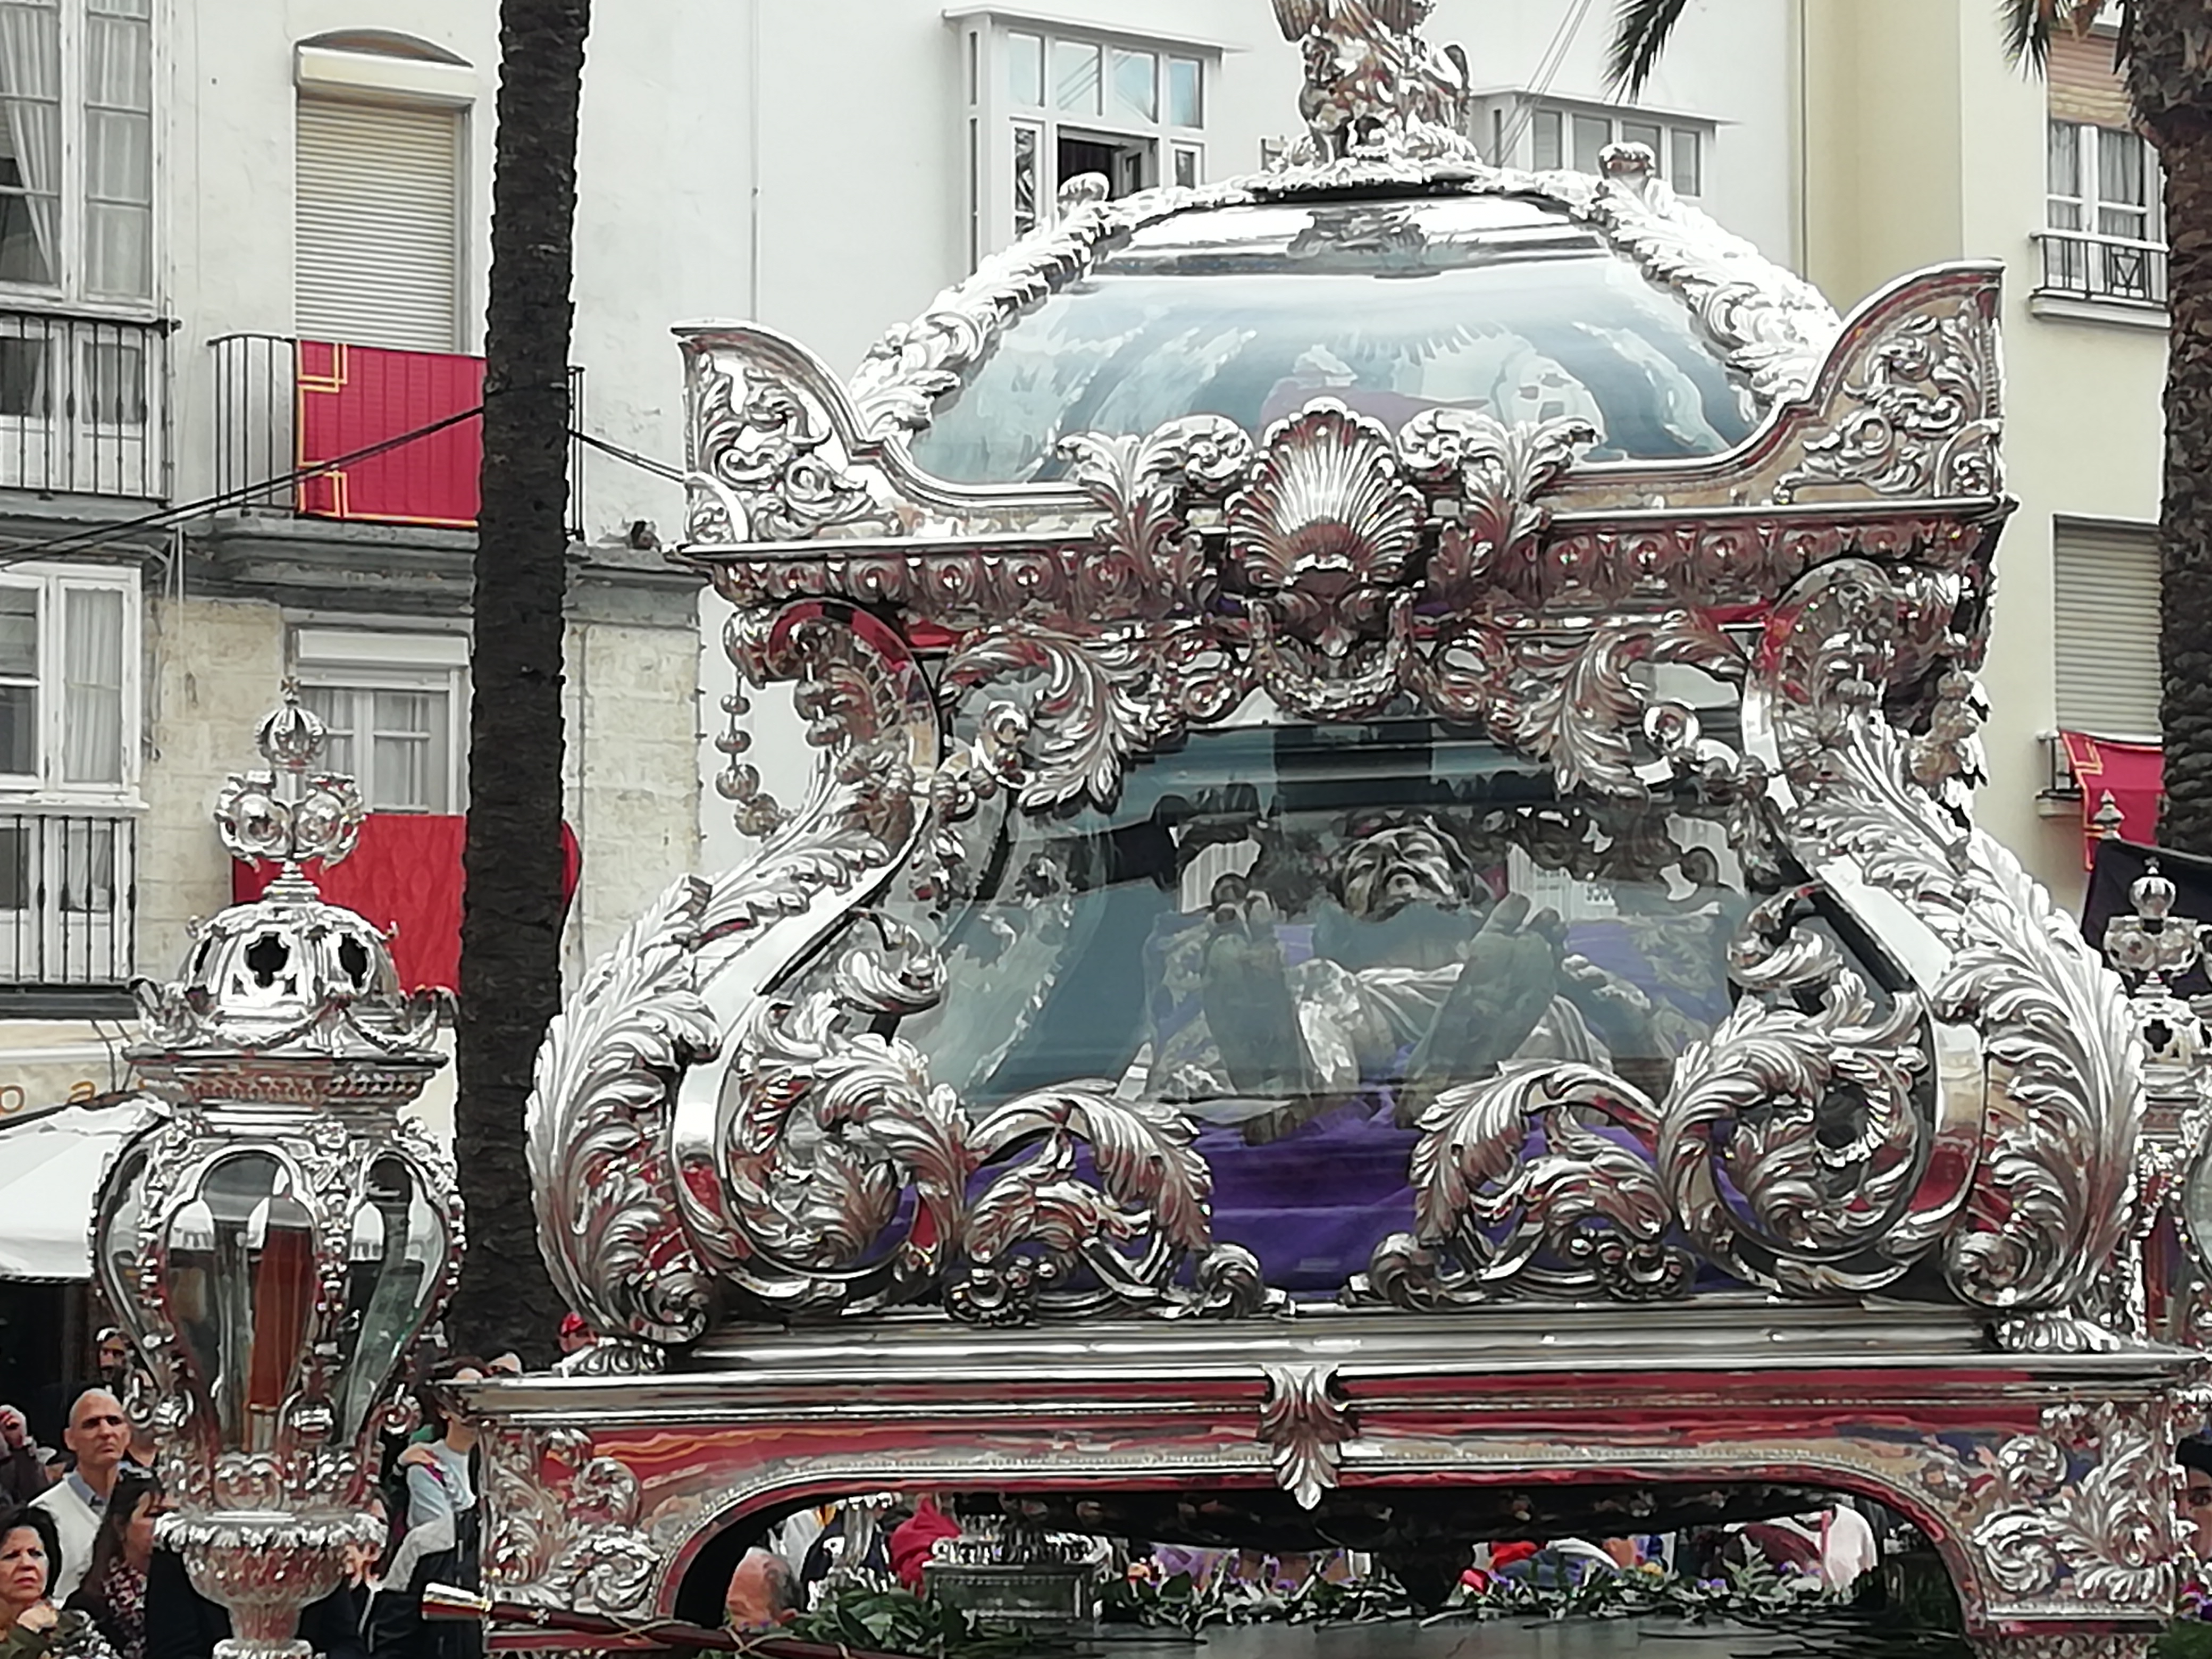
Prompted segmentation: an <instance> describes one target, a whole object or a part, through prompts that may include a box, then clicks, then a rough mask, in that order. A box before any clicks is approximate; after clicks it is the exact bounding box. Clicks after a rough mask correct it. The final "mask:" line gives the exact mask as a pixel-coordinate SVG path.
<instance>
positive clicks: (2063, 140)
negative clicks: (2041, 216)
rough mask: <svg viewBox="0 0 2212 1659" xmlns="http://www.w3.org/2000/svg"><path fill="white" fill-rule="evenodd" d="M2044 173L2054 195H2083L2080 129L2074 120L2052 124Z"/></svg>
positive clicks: (2045, 154)
mask: <svg viewBox="0 0 2212 1659" xmlns="http://www.w3.org/2000/svg"><path fill="white" fill-rule="evenodd" d="M2044 172H2045V179H2046V180H2047V181H2048V186H2049V189H2050V191H2051V194H2052V195H2053V196H2079V195H2080V194H2081V125H2080V123H2078V122H2075V121H2053V122H2052V123H2051V127H2050V137H2049V142H2048V143H2047V144H2046V145H2045V150H2044Z"/></svg>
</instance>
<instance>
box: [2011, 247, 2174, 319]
mask: <svg viewBox="0 0 2212 1659" xmlns="http://www.w3.org/2000/svg"><path fill="white" fill-rule="evenodd" d="M2035 240H2036V245H2037V246H2038V247H2039V249H2040V250H2041V252H2042V255H2043V279H2042V281H2041V282H2040V283H2038V284H2037V285H2036V290H2035V292H2036V297H2037V298H2039V299H2042V298H2050V299H2057V300H2073V301H2087V302H2092V303H2099V304H2112V303H2118V304H2120V305H2124V306H2138V307H2164V306H2165V304H2166V244H2165V243H2163V242H2144V241H2138V240H2135V239H2134V238H2132V237H2128V236H2106V235H2100V234H2096V233H2094V232H2093V231H2086V230H2043V231H2038V232H2037V233H2036V236H2035Z"/></svg>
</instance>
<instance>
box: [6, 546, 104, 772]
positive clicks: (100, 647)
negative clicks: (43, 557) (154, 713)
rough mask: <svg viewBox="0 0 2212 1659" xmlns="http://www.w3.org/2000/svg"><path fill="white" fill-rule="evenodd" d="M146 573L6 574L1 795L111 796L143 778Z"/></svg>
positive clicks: (28, 570) (25, 569) (21, 569)
mask: <svg viewBox="0 0 2212 1659" xmlns="http://www.w3.org/2000/svg"><path fill="white" fill-rule="evenodd" d="M137 663H138V605H137V577H136V575H135V574H133V573H131V572H128V571H113V572H109V571H92V570H86V571H73V572H70V573H69V574H62V573H60V572H58V571H54V572H51V573H49V572H46V571H41V570H39V569H37V568H34V567H29V566H21V565H19V566H16V567H15V568H10V569H8V570H4V571H0V793H6V794H9V795H24V794H35V795H40V796H45V797H48V798H52V799H79V800H81V799H115V798H117V797H119V796H121V795H123V794H124V793H125V792H126V791H127V790H128V788H129V787H130V786H131V784H133V783H135V782H136V781H137V766H136V752H137V690H136V685H137Z"/></svg>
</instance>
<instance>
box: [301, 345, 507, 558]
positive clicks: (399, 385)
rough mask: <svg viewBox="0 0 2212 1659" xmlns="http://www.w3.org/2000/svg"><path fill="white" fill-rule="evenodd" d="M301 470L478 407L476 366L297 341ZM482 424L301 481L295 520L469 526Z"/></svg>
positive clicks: (447, 430)
mask: <svg viewBox="0 0 2212 1659" xmlns="http://www.w3.org/2000/svg"><path fill="white" fill-rule="evenodd" d="M298 353H299V360H298V363H297V366H296V384H297V386H298V387H299V411H298V417H297V420H296V421H295V431H296V432H297V433H298V435H299V451H300V453H299V458H298V459H299V465H301V467H302V468H306V467H311V466H314V465H319V463H321V462H324V461H330V460H335V459H337V458H338V457H339V456H341V455H352V454H356V453H359V452H360V451H362V450H364V449H370V448H374V447H375V446H376V445H378V444H381V443H386V442H388V441H391V440H392V439H394V438H400V437H404V436H405V435H407V434H408V433H410V432H418V431H421V430H422V428H424V427H427V426H432V425H435V423H436V422H440V421H442V420H444V419H446V418H447V417H448V416H453V415H459V414H462V413H464V412H465V411H466V410H472V409H474V408H476V407H477V405H478V404H482V403H483V372H484V366H483V358H481V357H460V356H453V355H452V354H450V353H447V352H437V351H385V350H382V349H379V348H377V347H374V346H356V345H331V344H327V343H323V342H321V341H316V340H302V341H301V342H300V343H299V345H298ZM482 466H483V422H482V421H481V420H465V421H459V422H454V424H453V425H451V426H448V427H443V428H440V429H439V430H438V431H435V432H433V433H429V434H428V435H425V436H423V437H420V438H416V439H412V440H410V441H408V442H406V443H403V444H398V445H396V446H394V447H392V448H390V449H387V450H385V451H384V452H383V453H380V454H376V455H371V456H368V457H366V458H365V459H361V460H357V461H352V462H349V463H348V464H347V465H344V466H343V467H339V468H334V469H333V470H331V471H327V472H319V473H317V474H316V475H315V476H314V477H309V478H302V479H301V480H300V483H299V486H298V491H297V495H298V507H299V510H300V512H301V514H303V515H304V516H306V517H308V518H316V519H351V520H366V521H368V522H372V523H377V524H421V525H444V526H451V527H453V528H454V529H461V530H466V529H471V528H473V527H474V526H475V524H476V521H477V472H478V471H479V470H480V469H481V468H482Z"/></svg>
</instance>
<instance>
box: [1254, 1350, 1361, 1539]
mask: <svg viewBox="0 0 2212 1659" xmlns="http://www.w3.org/2000/svg"><path fill="white" fill-rule="evenodd" d="M1264 1370H1266V1373H1267V1397H1266V1399H1264V1400H1263V1401H1261V1404H1260V1431H1259V1437H1260V1443H1261V1444H1262V1445H1264V1446H1265V1447H1267V1456H1268V1460H1269V1462H1271V1463H1272V1464H1273V1468H1274V1471H1275V1484H1276V1485H1278V1486H1280V1487H1282V1489H1283V1490H1284V1491H1285V1492H1288V1493H1290V1494H1291V1497H1292V1498H1296V1499H1297V1503H1298V1506H1299V1507H1300V1508H1301V1509H1308V1510H1310V1509H1315V1508H1317V1507H1319V1505H1320V1504H1321V1500H1322V1496H1323V1494H1325V1493H1327V1492H1330V1491H1333V1490H1334V1488H1335V1486H1336V1484H1337V1479H1338V1474H1339V1472H1340V1470H1341V1468H1342V1467H1343V1459H1344V1447H1345V1444H1346V1442H1348V1441H1350V1440H1352V1439H1353V1438H1355V1437H1357V1436H1358V1432H1359V1430H1358V1422H1357V1419H1356V1418H1355V1415H1354V1413H1353V1412H1352V1407H1350V1406H1349V1405H1347V1404H1346V1402H1345V1400H1344V1397H1343V1395H1342V1393H1341V1392H1340V1389H1339V1387H1338V1385H1337V1381H1336V1367H1335V1366H1334V1365H1328V1364H1314V1363H1311V1362H1285V1363H1283V1364H1271V1365H1267V1366H1266V1367H1264Z"/></svg>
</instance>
